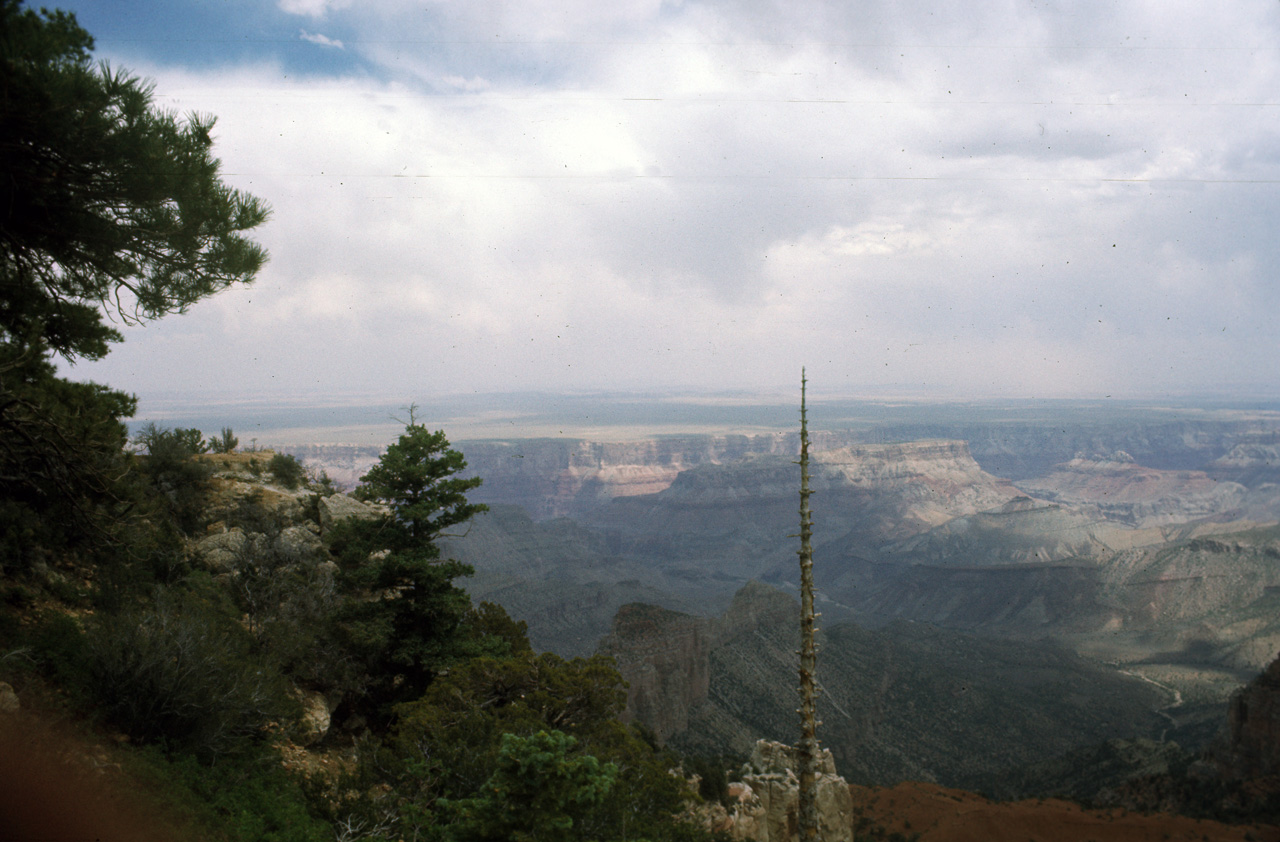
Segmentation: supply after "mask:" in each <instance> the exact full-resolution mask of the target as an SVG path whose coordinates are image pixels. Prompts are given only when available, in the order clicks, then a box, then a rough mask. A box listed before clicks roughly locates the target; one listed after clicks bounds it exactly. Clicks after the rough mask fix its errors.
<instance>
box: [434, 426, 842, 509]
mask: <svg viewBox="0 0 1280 842" xmlns="http://www.w3.org/2000/svg"><path fill="white" fill-rule="evenodd" d="M813 438H814V443H815V446H816V447H820V448H828V449H830V448H835V447H840V446H843V445H845V444H849V443H851V442H852V441H856V440H857V439H858V436H857V434H855V433H853V432H837V433H815V434H814V437H813ZM458 446H459V449H461V450H462V451H463V452H464V453H466V455H467V464H468V475H472V476H478V477H483V478H484V481H485V482H484V485H482V486H481V487H480V488H478V489H477V490H476V491H475V492H474V493H473V494H471V495H470V499H471V500H473V501H474V502H477V503H487V504H489V505H495V504H510V505H517V506H521V507H523V508H524V509H525V510H526V511H528V512H529V514H530V515H532V516H533V517H534V518H535V519H537V520H545V519H547V518H554V517H579V516H582V515H584V514H586V513H588V512H590V511H593V510H595V509H597V508H599V507H600V506H602V505H605V504H607V503H608V502H609V501H610V500H613V499H616V498H625V497H635V496H640V495H649V494H657V493H659V492H661V491H664V490H666V489H667V488H669V487H670V486H671V485H672V483H674V482H675V480H676V477H677V476H679V475H680V473H681V472H682V471H688V470H690V469H692V468H696V467H698V466H700V465H720V464H727V463H731V462H735V461H737V460H740V459H742V458H744V457H746V456H750V455H780V456H786V457H787V458H788V459H790V458H794V456H795V454H796V453H798V452H799V447H800V443H799V438H798V436H797V435H796V434H795V433H765V434H759V435H681V436H666V437H662V438H652V439H642V440H639V441H629V442H627V441H615V442H599V441H585V440H574V439H524V440H514V441H473V442H460V443H459V445H458Z"/></svg>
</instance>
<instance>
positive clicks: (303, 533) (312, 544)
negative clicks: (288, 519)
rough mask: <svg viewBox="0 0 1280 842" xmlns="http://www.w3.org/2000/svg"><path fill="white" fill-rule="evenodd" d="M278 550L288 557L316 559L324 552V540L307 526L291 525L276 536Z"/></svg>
mask: <svg viewBox="0 0 1280 842" xmlns="http://www.w3.org/2000/svg"><path fill="white" fill-rule="evenodd" d="M275 544H276V551H277V552H279V553H280V554H281V555H283V556H285V557H286V558H291V559H298V560H308V561H310V560H314V559H316V558H318V557H319V556H320V555H321V554H322V553H323V552H324V542H323V541H321V540H320V537H319V536H318V535H316V534H315V533H314V532H312V531H311V530H310V529H308V528H306V527H305V526H289V527H286V528H285V529H283V530H281V531H280V534H279V535H277V536H276V541H275Z"/></svg>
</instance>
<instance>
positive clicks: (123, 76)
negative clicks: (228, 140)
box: [0, 0, 269, 567]
mask: <svg viewBox="0 0 1280 842" xmlns="http://www.w3.org/2000/svg"><path fill="white" fill-rule="evenodd" d="M92 48H93V39H92V37H90V35H89V34H88V33H87V32H85V31H84V30H83V29H81V28H80V26H79V25H78V24H77V23H76V20H75V16H74V15H71V14H68V13H66V12H60V11H53V12H49V11H45V10H41V11H39V12H36V11H33V10H31V9H27V8H24V7H23V6H22V4H21V3H19V2H17V0H0V534H3V535H5V536H6V537H5V538H4V539H3V540H0V543H2V544H3V547H2V548H3V549H4V550H5V557H6V558H7V559H8V560H9V563H12V562H13V561H15V560H16V562H17V565H18V566H19V567H22V566H23V565H24V564H26V562H25V561H24V560H25V559H28V558H30V557H32V555H33V554H34V553H37V552H38V551H40V549H41V548H43V549H45V550H47V549H50V548H61V547H67V548H70V547H71V546H72V545H74V544H76V543H77V541H78V540H80V541H83V539H84V538H85V537H90V538H91V539H92V540H93V541H94V542H97V543H101V540H102V538H103V537H104V535H105V534H106V533H107V532H109V531H111V529H112V528H113V525H117V524H119V523H120V518H119V513H120V511H121V509H122V506H123V503H122V501H121V499H120V496H119V492H118V489H119V482H120V479H121V477H122V475H123V474H124V473H125V472H126V471H127V468H128V461H127V460H126V459H125V458H124V456H123V454H122V449H123V445H124V442H125V430H124V427H123V425H122V424H121V423H120V419H121V418H123V417H128V416H130V415H132V414H133V411H134V408H135V401H134V399H133V398H132V397H131V396H129V395H126V394H124V393H121V392H117V391H112V390H110V389H108V388H106V387H103V386H98V385H94V384H79V383H71V382H69V381H67V380H66V379H64V378H60V377H58V376H57V372H56V370H55V368H54V366H53V365H52V360H53V357H54V356H55V355H56V356H60V357H62V358H63V359H64V360H66V361H68V362H75V361H76V360H78V359H99V358H101V357H103V356H105V355H106V354H107V352H108V350H109V343H111V342H118V341H120V340H121V339H122V338H123V337H122V336H121V334H120V332H119V331H118V330H116V329H115V328H114V327H113V326H111V325H110V324H109V323H108V321H107V320H106V315H107V314H108V313H109V314H110V315H111V318H112V319H114V320H115V321H116V322H118V323H123V324H136V323H140V322H144V321H147V320H150V319H154V318H159V317H161V316H163V315H166V314H168V313H179V312H182V311H184V310H185V309H186V308H188V307H189V306H190V305H191V304H193V303H195V302H196V301H199V300H200V299H202V298H205V297H207V296H209V295H212V294H214V293H216V292H218V291H220V290H222V289H225V288H226V287H228V286H230V285H232V284H235V283H248V282H250V281H252V280H253V278H254V276H255V274H256V273H257V272H258V270H259V269H260V268H261V266H262V265H263V262H264V261H265V260H266V256H267V255H266V252H265V251H264V250H263V249H262V248H261V247H260V246H258V245H257V244H256V243H253V242H252V241H250V240H249V239H247V238H246V236H245V234H246V232H248V231H250V230H251V229H253V228H255V227H256V226H258V225H260V224H262V223H263V222H264V221H265V220H266V218H267V216H268V214H269V211H268V209H267V207H266V205H265V204H263V203H262V202H261V201H259V200H258V199H256V198H254V197H252V196H249V195H246V194H244V193H241V192H239V191H237V190H233V189H231V188H230V187H228V186H227V185H225V184H223V183H222V181H221V180H220V179H219V177H218V161H217V159H216V158H214V157H213V156H212V154H211V153H212V145H213V140H212V137H211V131H212V128H213V118H211V117H207V116H201V115H191V116H189V117H185V118H182V117H179V116H177V115H175V114H172V113H169V112H165V111H162V110H159V109H157V108H155V107H154V105H153V103H152V95H151V86H150V85H149V84H148V83H146V82H145V81H143V80H141V79H138V78H137V77H134V76H131V75H129V74H128V73H125V72H123V71H119V70H112V69H110V68H108V67H107V66H106V65H96V64H94V63H93V61H92V60H91V58H90V50H92ZM77 536H78V537H77ZM6 566H7V565H6Z"/></svg>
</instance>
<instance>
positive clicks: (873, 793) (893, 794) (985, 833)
mask: <svg viewBox="0 0 1280 842" xmlns="http://www.w3.org/2000/svg"><path fill="white" fill-rule="evenodd" d="M850 789H851V790H852V791H853V803H854V812H855V815H856V814H857V811H858V810H862V811H863V816H864V817H867V818H870V819H871V821H872V822H873V823H874V824H875V825H879V826H880V827H881V828H883V829H884V832H885V835H888V834H892V833H895V832H898V833H902V834H903V835H904V836H905V837H906V838H908V839H909V838H911V837H912V836H913V835H914V834H919V839H920V842H1090V840H1092V842H1166V841H1167V842H1178V840H1202V841H1203V840H1210V842H1218V840H1241V842H1280V828H1276V827H1270V826H1261V825H1254V826H1248V825H1241V826H1235V825H1225V824H1219V823H1218V822H1211V821H1202V820H1198V819H1189V818H1186V817H1184V816H1170V815H1163V814H1156V815H1141V814H1139V813H1129V812H1126V811H1124V810H1085V809H1082V808H1081V807H1079V806H1077V805H1075V804H1071V803H1069V802H1066V801H1057V800H1052V799H1046V800H1043V801H1041V800H1034V801H1018V802H1006V803H1001V802H992V801H988V800H986V799H985V798H982V797H981V796H978V795H974V794H973V793H969V792H961V791H960V790H954V789H945V788H943V787H940V786H935V785H933V784H923V783H902V784H898V785H897V786H895V787H892V788H883V787H861V786H854V787H850ZM856 821H857V819H855V822H856ZM863 833H864V834H865V833H867V831H866V830H864V831H863Z"/></svg>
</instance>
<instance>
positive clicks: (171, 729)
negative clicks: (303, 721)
mask: <svg viewBox="0 0 1280 842" xmlns="http://www.w3.org/2000/svg"><path fill="white" fill-rule="evenodd" d="M86 650H87V651H86V656H87V657H86V660H87V674H88V683H89V692H90V694H91V695H92V696H93V697H94V698H95V699H96V701H97V702H98V704H99V706H100V707H101V709H102V710H103V711H104V713H105V714H106V716H107V718H108V719H110V720H111V721H112V722H114V723H115V724H116V725H117V726H119V727H120V728H122V729H124V730H125V731H126V732H127V733H128V734H129V735H130V736H131V737H133V738H135V739H138V740H141V741H143V742H152V743H159V744H162V745H164V746H166V747H169V748H173V749H182V750H188V751H192V752H194V753H195V754H197V755H198V756H200V757H201V758H203V759H205V760H212V759H213V758H215V757H217V756H219V755H221V754H225V753H227V752H231V751H235V750H236V749H238V748H241V747H243V746H244V745H246V744H247V743H248V742H250V741H251V740H252V739H253V738H254V737H257V736H260V735H262V734H263V731H264V728H265V726H266V725H267V723H269V722H271V721H273V720H276V719H279V718H282V717H289V716H291V715H292V714H294V713H296V703H295V702H293V701H292V700H291V699H290V698H289V696H288V693H287V689H286V687H285V686H284V682H283V679H282V678H281V677H280V676H279V674H278V673H277V672H276V671H275V670H273V669H271V668H270V667H269V665H267V664H265V663H264V662H263V660H262V659H261V658H259V657H256V653H255V652H254V648H253V645H252V638H251V637H250V636H249V634H248V633H247V632H246V631H245V630H244V629H242V628H241V627H240V626H239V625H238V624H237V623H236V622H235V620H234V619H232V617H231V616H230V612H229V611H228V610H227V608H226V607H224V606H220V605H218V604H217V603H216V600H211V599H205V598H202V597H201V596H200V595H198V594H196V593H194V592H190V591H178V590H176V589H165V588H160V589H157V593H156V598H155V600H154V602H153V604H151V605H150V606H146V607H143V608H136V609H134V610H130V611H123V612H119V613H116V614H111V615H105V616H98V617H95V618H94V621H93V622H92V623H91V625H90V626H89V628H88V634H87V646H86Z"/></svg>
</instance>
